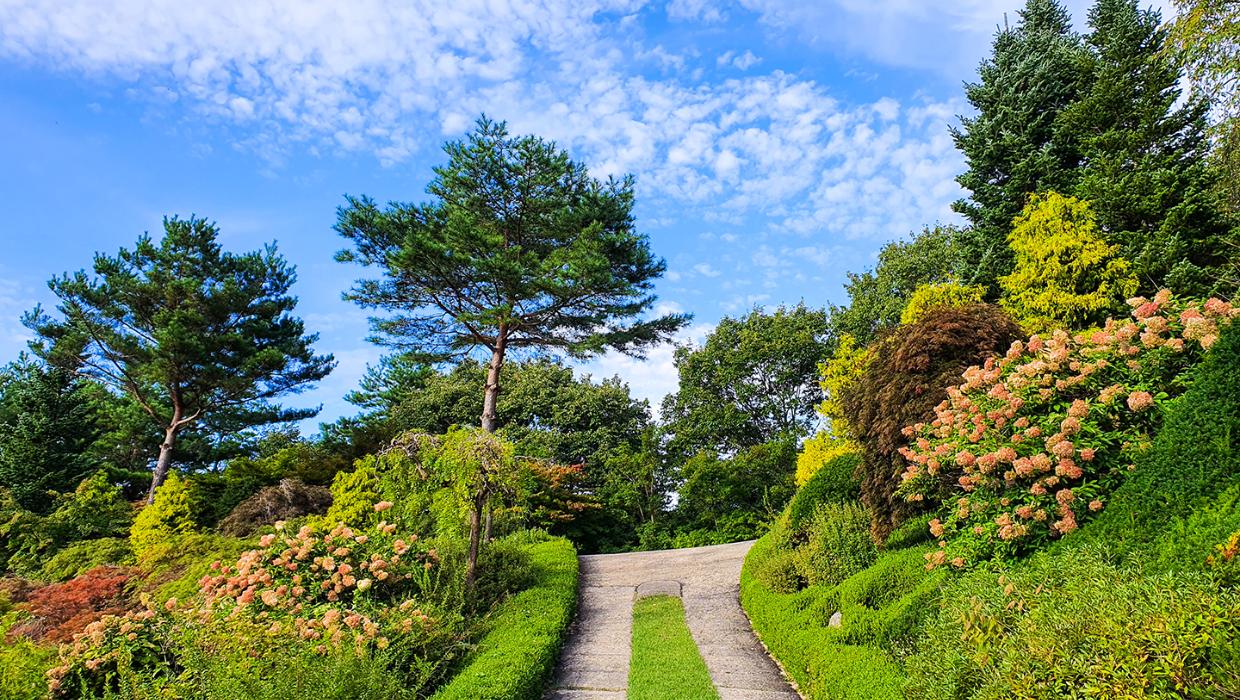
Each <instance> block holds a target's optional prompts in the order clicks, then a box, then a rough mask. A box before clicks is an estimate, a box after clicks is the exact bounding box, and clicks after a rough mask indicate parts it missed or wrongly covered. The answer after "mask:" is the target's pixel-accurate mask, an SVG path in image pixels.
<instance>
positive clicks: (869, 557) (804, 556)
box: [796, 503, 877, 586]
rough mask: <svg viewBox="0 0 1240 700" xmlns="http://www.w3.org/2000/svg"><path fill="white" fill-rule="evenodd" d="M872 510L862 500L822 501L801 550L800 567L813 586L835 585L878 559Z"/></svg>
mask: <svg viewBox="0 0 1240 700" xmlns="http://www.w3.org/2000/svg"><path fill="white" fill-rule="evenodd" d="M869 530H870V514H869V512H868V511H866V509H865V508H864V507H862V506H861V505H860V504H859V503H820V504H818V507H817V508H815V509H814V515H813V517H812V518H810V521H809V523H808V527H807V528H806V533H807V537H806V542H805V544H804V545H803V546H801V547H800V548H799V549H798V550H797V558H796V562H797V571H798V572H800V574H801V577H802V578H804V579H805V581H806V582H807V583H808V584H809V585H811V586H834V585H836V584H838V583H840V582H841V581H843V580H844V579H846V578H848V577H849V576H852V575H853V574H856V573H857V572H859V571H861V570H862V569H864V568H866V567H867V566H869V565H870V564H873V563H874V559H875V557H876V556H877V550H876V549H875V547H874V541H873V540H872V539H871V538H870V534H869Z"/></svg>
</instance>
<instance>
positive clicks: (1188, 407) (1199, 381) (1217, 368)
mask: <svg viewBox="0 0 1240 700" xmlns="http://www.w3.org/2000/svg"><path fill="white" fill-rule="evenodd" d="M1134 464H1135V468H1134V469H1133V471H1132V473H1131V474H1130V475H1129V476H1128V478H1127V480H1126V481H1125V482H1124V484H1123V486H1121V487H1120V488H1118V489H1116V491H1115V493H1114V494H1113V495H1112V496H1111V500H1110V503H1109V504H1108V507H1107V508H1106V509H1105V510H1104V511H1103V512H1102V513H1101V514H1100V515H1099V517H1098V518H1097V519H1096V520H1095V521H1094V522H1093V523H1091V524H1090V525H1089V526H1088V527H1087V528H1085V529H1084V530H1083V531H1082V532H1081V537H1080V541H1081V542H1083V543H1088V542H1093V543H1097V544H1099V545H1105V546H1106V547H1107V548H1108V550H1109V551H1112V552H1113V553H1115V554H1116V555H1117V556H1130V555H1135V554H1139V553H1142V552H1149V551H1151V549H1152V548H1153V547H1154V546H1155V543H1156V542H1157V541H1158V539H1159V538H1160V537H1162V536H1163V535H1164V533H1166V532H1168V529H1169V528H1171V527H1172V526H1173V523H1175V522H1176V521H1180V520H1185V519H1189V518H1191V517H1192V516H1193V513H1194V511H1196V510H1198V509H1199V508H1202V507H1203V506H1206V505H1208V504H1211V503H1219V502H1221V501H1216V500H1215V499H1217V498H1219V494H1221V493H1222V492H1224V491H1226V490H1227V489H1228V488H1231V487H1233V486H1235V485H1236V484H1237V483H1240V328H1238V327H1236V324H1235V323H1234V322H1233V323H1232V327H1231V328H1230V329H1228V330H1226V331H1225V332H1223V334H1222V335H1221V336H1220V337H1219V340H1218V343H1217V344H1215V345H1214V346H1213V348H1212V349H1211V350H1210V352H1209V353H1208V354H1207V355H1206V357H1205V360H1204V361H1203V362H1202V363H1201V364H1200V365H1198V367H1197V369H1196V370H1195V371H1194V372H1193V375H1192V383H1191V386H1190V388H1189V389H1188V391H1186V392H1185V393H1184V395H1183V396H1181V397H1180V398H1178V399H1176V400H1175V401H1174V402H1172V403H1171V404H1170V405H1169V406H1168V407H1167V415H1166V419H1165V421H1164V424H1163V427H1162V429H1161V430H1159V431H1158V434H1157V435H1156V436H1155V438H1154V442H1153V444H1152V445H1151V446H1150V448H1149V449H1148V450H1147V451H1145V452H1144V453H1143V454H1141V455H1139V456H1138V457H1137V458H1136V459H1135V460H1134ZM1176 527H1178V526H1176ZM1207 554H1208V552H1198V553H1197V555H1198V556H1199V557H1201V559H1202V560H1204V557H1205V556H1206V555H1207Z"/></svg>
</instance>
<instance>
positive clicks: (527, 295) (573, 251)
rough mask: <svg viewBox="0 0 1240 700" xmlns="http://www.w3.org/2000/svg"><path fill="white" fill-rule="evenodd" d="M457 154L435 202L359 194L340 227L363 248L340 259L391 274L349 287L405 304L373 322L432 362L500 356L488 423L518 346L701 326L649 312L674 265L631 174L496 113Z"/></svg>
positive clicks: (659, 335)
mask: <svg viewBox="0 0 1240 700" xmlns="http://www.w3.org/2000/svg"><path fill="white" fill-rule="evenodd" d="M444 151H445V153H447V155H448V162H447V163H446V164H445V165H442V166H440V167H437V168H435V177H434V178H432V180H431V182H430V184H429V185H428V186H427V192H428V193H429V194H430V195H431V197H432V199H431V200H430V201H428V202H426V203H424V204H421V205H415V206H410V205H402V204H392V205H391V206H390V207H389V208H388V209H386V210H381V209H380V208H379V207H378V206H377V205H376V204H375V202H374V201H373V200H371V199H369V198H366V197H363V198H360V199H357V198H352V197H350V198H348V206H347V207H342V208H341V209H340V211H339V217H338V220H337V223H336V230H337V231H338V232H339V233H340V234H341V235H342V236H344V237H345V238H347V239H348V240H349V241H350V242H351V243H352V244H353V246H354V248H353V249H349V250H343V251H341V252H340V253H339V254H338V255H337V259H338V260H340V261H341V262H358V263H361V264H362V265H366V266H375V267H378V268H379V269H380V270H381V273H382V275H383V276H382V277H381V278H380V279H366V280H360V281H358V283H357V284H356V285H355V286H354V287H353V289H352V290H351V291H350V292H349V293H348V294H347V295H346V297H347V298H348V299H351V300H353V301H356V302H358V303H359V304H361V305H363V306H366V307H368V308H376V309H383V310H386V311H389V312H392V314H393V315H391V316H389V317H386V318H373V319H372V320H371V325H372V328H373V330H374V335H375V338H374V339H375V340H377V341H380V342H386V343H390V344H395V345H402V346H405V347H408V348H410V349H412V350H413V351H415V352H416V353H417V356H418V359H420V360H438V361H443V360H445V359H447V358H449V357H453V356H460V355H462V354H465V353H466V352H468V351H469V350H472V349H477V348H482V349H485V350H488V351H490V353H491V363H490V365H489V367H488V376H487V383H486V389H485V395H484V402H483V411H482V427H483V428H484V429H486V430H488V431H494V430H495V429H496V428H497V426H498V415H497V413H496V401H497V397H498V396H499V393H500V384H501V372H502V369H503V365H504V362H505V359H506V357H507V355H508V353H509V351H510V350H512V351H517V352H521V351H532V350H546V351H552V352H564V353H567V354H569V355H572V356H574V357H588V356H591V355H596V354H599V353H601V352H604V351H606V350H608V349H615V350H623V351H629V352H637V353H640V352H641V351H642V350H644V349H646V348H648V347H651V346H653V345H656V344H658V343H660V342H663V341H664V340H666V339H667V338H668V337H670V336H671V334H672V333H674V332H675V331H676V330H678V329H679V328H680V327H681V326H683V325H684V324H685V323H687V322H688V320H689V317H688V316H684V315H680V314H669V315H665V316H661V317H659V318H654V319H649V320H636V319H637V318H638V317H640V316H642V315H644V314H645V313H646V312H648V311H650V310H651V309H652V308H653V307H654V302H655V296H654V294H652V293H651V289H652V288H653V286H654V280H656V279H658V278H659V277H661V276H662V275H663V272H664V270H665V269H666V267H667V265H666V263H664V262H663V260H661V259H659V258H656V257H655V256H654V254H653V253H651V251H650V244H649V240H648V239H647V238H646V237H645V236H643V235H640V234H638V233H637V232H636V231H635V230H634V220H633V214H632V210H633V203H634V196H633V179H632V178H631V177H626V178H623V179H621V180H616V179H612V178H609V179H608V180H607V181H606V182H601V181H599V180H596V179H594V178H592V177H590V175H589V173H588V172H587V171H586V168H585V167H584V166H583V165H581V164H579V163H575V162H573V161H572V160H570V159H569V157H568V153H566V152H565V151H563V150H561V149H559V148H558V147H557V146H556V145H555V144H554V143H549V142H546V141H543V140H542V139H540V138H537V137H534V136H522V137H514V136H511V135H509V133H508V129H507V127H506V125H504V124H503V123H496V122H492V121H490V120H488V119H486V118H485V117H483V118H481V119H479V120H478V123H477V127H476V128H475V130H474V131H473V132H472V133H471V134H469V136H468V137H467V139H466V140H465V141H454V142H449V143H447V144H446V145H445V146H444Z"/></svg>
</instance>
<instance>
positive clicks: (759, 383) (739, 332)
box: [662, 305, 827, 457]
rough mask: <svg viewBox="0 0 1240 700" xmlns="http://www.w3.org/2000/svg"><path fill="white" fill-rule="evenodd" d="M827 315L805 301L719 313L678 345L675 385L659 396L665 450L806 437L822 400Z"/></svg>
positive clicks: (683, 452)
mask: <svg viewBox="0 0 1240 700" xmlns="http://www.w3.org/2000/svg"><path fill="white" fill-rule="evenodd" d="M826 336H827V316H826V312H824V311H822V310H819V309H809V308H806V307H805V306H804V305H800V306H796V307H794V308H791V309H788V308H784V307H780V308H778V309H776V310H775V311H774V312H773V313H765V312H763V311H761V310H759V309H755V310H753V311H751V312H750V313H749V314H748V315H746V316H744V317H742V318H724V319H723V320H721V321H720V322H719V324H718V325H717V326H715V329H714V330H713V331H711V333H710V335H709V336H707V338H706V343H705V344H704V345H703V346H702V347H700V348H691V347H680V348H677V350H676V370H677V372H678V374H679V377H680V383H679V389H678V390H677V392H676V393H675V394H671V395H669V396H668V397H667V398H666V399H664V401H663V412H662V415H663V419H664V421H665V424H666V425H665V427H666V430H667V431H668V432H669V433H671V440H670V442H669V446H668V449H669V451H670V452H671V453H672V454H675V455H678V456H682V457H688V456H690V455H693V454H694V453H696V452H699V451H703V450H709V451H714V452H731V451H737V450H743V449H746V448H750V447H754V446H755V445H760V444H762V443H766V442H772V441H775V440H780V439H788V438H791V439H796V438H799V437H801V436H803V435H805V434H806V433H807V432H808V431H809V428H810V427H811V425H812V424H813V420H814V412H813V408H814V405H815V404H816V403H817V402H818V401H820V400H821V399H822V396H821V394H820V392H819V389H818V383H817V381H816V378H817V366H818V362H819V361H820V360H821V359H822V357H823V356H824V355H825V354H826V350H827V344H826V343H827V339H826Z"/></svg>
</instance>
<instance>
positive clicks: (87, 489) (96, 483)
mask: <svg viewBox="0 0 1240 700" xmlns="http://www.w3.org/2000/svg"><path fill="white" fill-rule="evenodd" d="M53 508H54V510H53V511H52V512H51V513H50V514H48V515H46V516H40V515H37V514H35V513H32V512H30V511H28V510H26V509H24V508H22V507H21V506H20V505H19V504H18V503H17V502H16V501H15V500H13V499H12V497H10V496H9V495H8V493H7V492H5V491H3V490H0V564H3V565H4V568H6V569H7V570H9V571H14V572H17V573H22V574H25V575H28V576H33V575H37V574H38V572H39V571H40V569H41V567H42V566H43V565H44V563H45V562H46V561H47V560H48V559H49V558H50V557H52V556H53V555H55V554H56V552H57V551H59V550H60V549H61V548H63V547H65V546H67V545H70V544H72V543H74V542H78V541H81V540H93V539H96V538H111V537H119V536H124V535H127V534H128V532H129V526H130V523H132V522H133V508H132V507H131V506H130V505H129V503H127V502H126V501H125V500H124V498H123V497H122V496H121V491H120V489H119V488H117V487H115V486H113V485H111V484H109V483H108V480H107V477H106V476H105V475H104V474H103V473H102V472H98V473H95V474H93V475H91V476H90V477H89V478H87V479H85V480H83V481H82V483H80V484H78V487H77V488H76V489H75V490H74V491H72V492H70V493H65V494H60V495H58V496H57V497H56V499H55V500H54V501H53Z"/></svg>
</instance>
